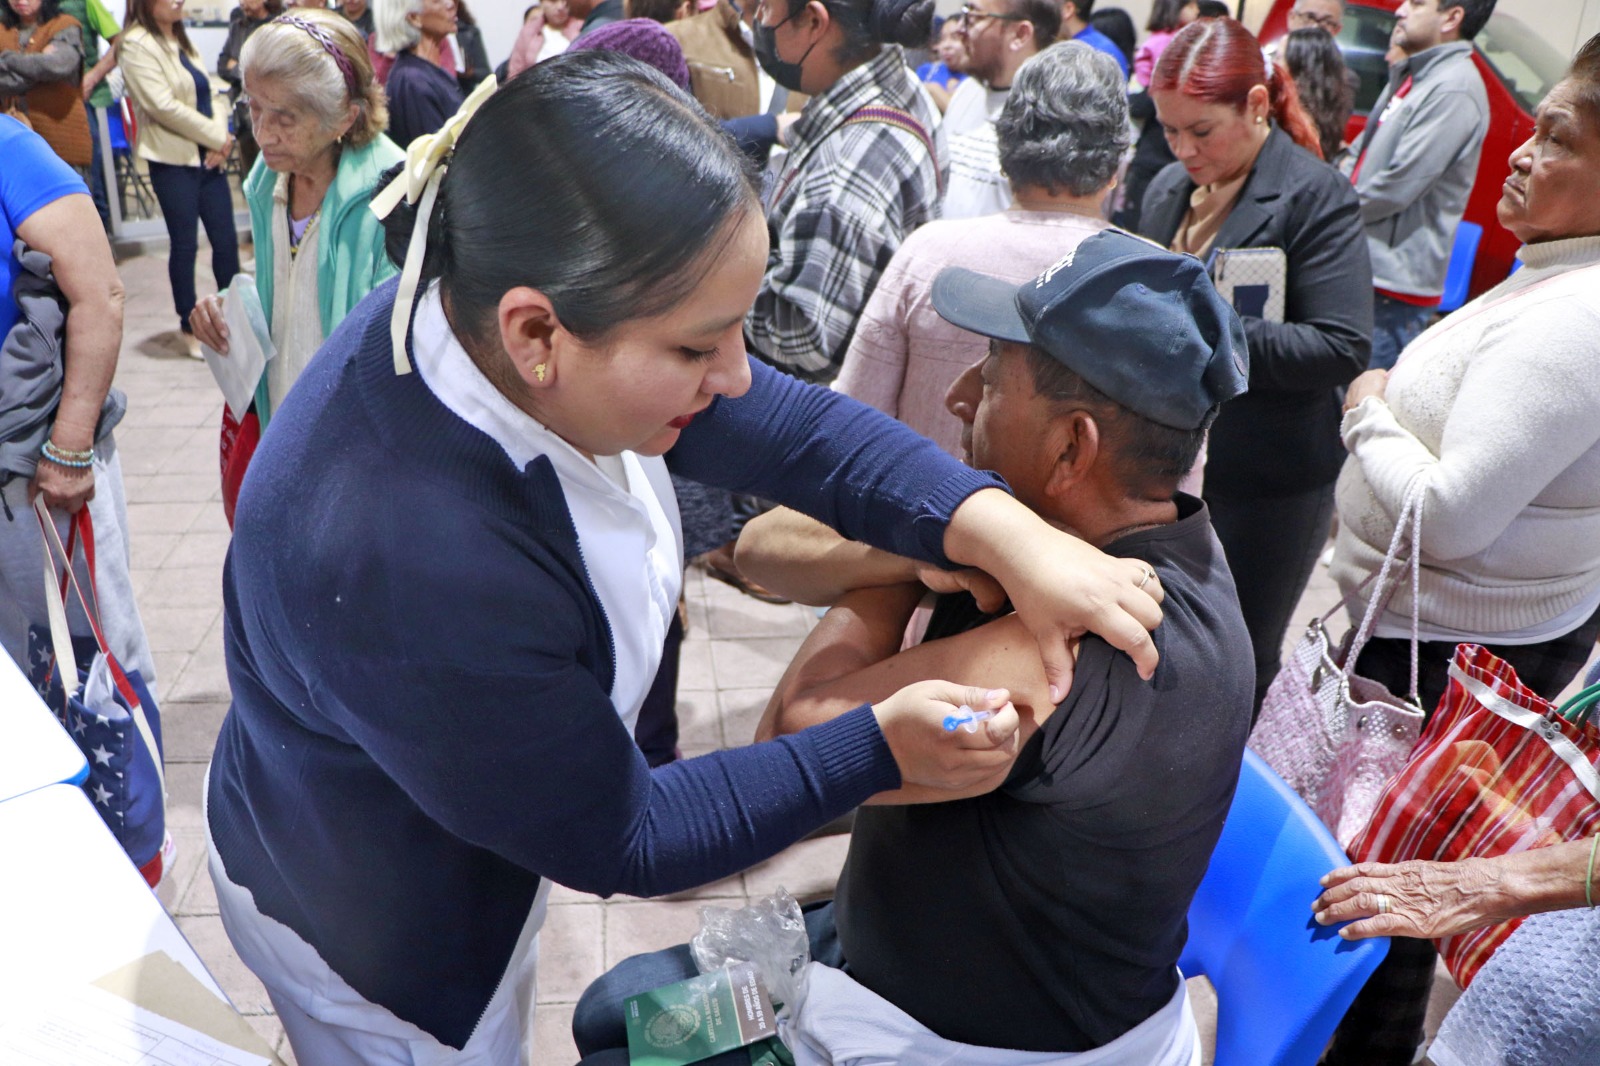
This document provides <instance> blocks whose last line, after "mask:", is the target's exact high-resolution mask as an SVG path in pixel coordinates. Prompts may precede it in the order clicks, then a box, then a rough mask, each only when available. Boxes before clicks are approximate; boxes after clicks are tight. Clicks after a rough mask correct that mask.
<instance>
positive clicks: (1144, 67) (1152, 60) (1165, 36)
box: [1133, 30, 1178, 89]
mask: <svg viewBox="0 0 1600 1066" xmlns="http://www.w3.org/2000/svg"><path fill="white" fill-rule="evenodd" d="M1177 35H1178V31H1177V30H1152V31H1151V33H1150V36H1148V37H1146V38H1145V39H1144V44H1141V45H1140V46H1139V48H1138V50H1137V51H1136V52H1134V53H1133V80H1134V81H1136V82H1138V83H1139V84H1140V85H1143V86H1144V87H1145V88H1146V89H1148V88H1149V87H1150V74H1151V73H1152V72H1153V71H1154V70H1155V69H1156V62H1157V61H1158V60H1160V58H1161V53H1162V52H1165V51H1166V50H1167V45H1169V44H1171V43H1172V39H1173V38H1174V37H1176V36H1177Z"/></svg>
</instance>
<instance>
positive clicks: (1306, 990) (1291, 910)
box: [1178, 752, 1389, 1066]
mask: <svg viewBox="0 0 1600 1066" xmlns="http://www.w3.org/2000/svg"><path fill="white" fill-rule="evenodd" d="M1348 861H1349V860H1348V859H1347V858H1346V857H1345V853H1344V851H1343V849H1341V848H1340V847H1339V844H1338V842H1337V841H1335V840H1334V838H1333V834H1332V833H1330V832H1328V829H1327V827H1326V826H1324V825H1323V824H1322V822H1321V821H1320V820H1319V819H1318V818H1317V816H1316V815H1315V814H1313V813H1312V812H1311V808H1310V807H1307V806H1306V804H1305V802H1304V801H1303V800H1301V799H1300V797H1299V796H1297V795H1295V794H1294V792H1293V791H1292V790H1290V788H1289V786H1288V785H1286V784H1284V783H1283V779H1282V778H1280V777H1279V776H1278V775H1277V774H1275V773H1273V772H1272V770H1271V769H1270V768H1269V767H1268V766H1267V764H1266V763H1264V762H1262V761H1261V759H1260V757H1259V756H1257V755H1256V754H1255V753H1254V752H1246V753H1245V760H1244V768H1243V770H1242V771H1241V773H1240V775H1239V788H1238V791H1237V792H1236V793H1235V794H1234V797H1233V806H1232V807H1231V808H1230V809H1229V811H1228V820H1227V823H1226V824H1225V825H1224V826H1223V828H1222V839H1221V840H1219V841H1218V842H1217V850H1216V852H1215V853H1214V854H1213V855H1212V856H1211V866H1210V868H1209V869H1208V870H1207V871H1206V876H1205V880H1204V881H1202V882H1201V884H1200V891H1199V892H1198V893H1196V894H1195V898H1194V903H1193V904H1192V905H1191V906H1190V908H1189V942H1188V944H1186V945H1185V946H1184V950H1183V957H1182V958H1181V959H1180V960H1179V962H1178V968H1179V969H1181V970H1182V971H1183V972H1184V974H1185V975H1186V976H1188V977H1195V976H1198V975H1200V974H1204V975H1206V977H1208V978H1209V979H1210V980H1211V984H1212V985H1213V986H1214V987H1215V988H1216V990H1217V1049H1216V1060H1215V1066H1314V1064H1315V1063H1316V1061H1317V1059H1318V1057H1319V1056H1320V1055H1321V1054H1322V1051H1323V1049H1324V1047H1326V1045H1327V1043H1328V1040H1329V1039H1330V1038H1331V1037H1332V1036H1333V1030H1334V1028H1335V1027H1336V1026H1337V1025H1338V1024H1339V1020H1340V1019H1341V1018H1343V1017H1344V1012H1345V1010H1346V1009H1348V1008H1349V1006H1350V1002H1351V1001H1352V1000H1354V999H1355V997H1356V993H1357V992H1359V991H1361V987H1362V986H1363V985H1364V984H1366V982H1367V978H1368V977H1369V976H1370V975H1371V973H1372V971H1373V970H1374V969H1376V968H1377V965H1378V963H1380V962H1381V961H1383V957H1384V956H1385V955H1386V954H1388V951H1389V941H1388V940H1387V939H1383V938H1380V939H1374V940H1356V941H1344V940H1341V939H1339V936H1338V934H1337V932H1336V931H1335V929H1334V928H1325V927H1323V926H1320V925H1317V924H1316V922H1314V921H1313V920H1312V918H1311V901H1312V900H1314V899H1316V898H1317V894H1318V892H1319V891H1320V889H1319V887H1318V884H1317V880H1318V878H1320V877H1321V876H1322V875H1323V874H1325V873H1327V872H1328V871H1329V870H1333V869H1335V868H1337V867H1340V866H1344V865H1347V863H1348Z"/></svg>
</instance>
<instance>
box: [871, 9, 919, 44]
mask: <svg viewBox="0 0 1600 1066" xmlns="http://www.w3.org/2000/svg"><path fill="white" fill-rule="evenodd" d="M868 26H869V27H870V29H871V30H872V36H873V37H875V38H876V39H877V40H879V41H882V42H883V43H884V44H903V45H905V46H906V47H908V48H916V47H918V46H920V45H921V44H922V43H923V42H924V41H926V40H927V39H928V34H929V33H931V32H932V30H933V0H873V4H872V14H871V16H870V19H869V21H868Z"/></svg>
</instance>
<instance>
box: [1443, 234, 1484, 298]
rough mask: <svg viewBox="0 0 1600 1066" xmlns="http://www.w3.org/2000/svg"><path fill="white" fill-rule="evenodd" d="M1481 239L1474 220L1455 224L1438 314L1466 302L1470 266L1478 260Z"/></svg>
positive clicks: (1470, 271) (1470, 272)
mask: <svg viewBox="0 0 1600 1066" xmlns="http://www.w3.org/2000/svg"><path fill="white" fill-rule="evenodd" d="M1482 240H1483V227H1482V226H1480V225H1478V224H1477V223H1476V222H1466V221H1463V222H1461V223H1459V224H1458V225H1457V226H1456V242H1455V246H1454V247H1452V248H1451V249H1450V266H1449V267H1448V268H1447V269H1446V271H1445V275H1444V298H1443V299H1441V300H1440V301H1439V313H1440V314H1445V315H1448V314H1449V313H1450V312H1451V311H1454V310H1455V309H1456V308H1458V307H1460V306H1461V305H1462V304H1464V303H1466V302H1467V288H1468V286H1469V285H1470V284H1471V282H1472V267H1473V264H1474V263H1476V262H1477V260H1478V242H1480V241H1482Z"/></svg>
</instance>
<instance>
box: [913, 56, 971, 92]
mask: <svg viewBox="0 0 1600 1066" xmlns="http://www.w3.org/2000/svg"><path fill="white" fill-rule="evenodd" d="M917 77H918V78H921V79H922V80H923V81H925V82H927V83H928V84H930V85H940V86H946V87H948V86H949V84H950V80H951V79H952V78H954V79H955V80H956V81H958V82H962V81H966V80H967V76H966V75H965V74H957V73H955V72H953V71H952V70H951V69H950V68H949V67H947V66H945V64H944V60H942V59H941V60H939V61H938V62H935V63H924V64H922V66H920V67H918V68H917Z"/></svg>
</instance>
